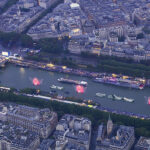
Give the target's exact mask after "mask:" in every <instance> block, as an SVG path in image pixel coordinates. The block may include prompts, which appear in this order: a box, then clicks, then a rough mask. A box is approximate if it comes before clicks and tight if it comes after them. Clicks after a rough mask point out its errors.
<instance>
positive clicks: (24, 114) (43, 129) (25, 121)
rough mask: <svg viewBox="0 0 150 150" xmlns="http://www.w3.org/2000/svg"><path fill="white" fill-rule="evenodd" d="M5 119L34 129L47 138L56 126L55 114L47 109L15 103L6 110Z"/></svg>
mask: <svg viewBox="0 0 150 150" xmlns="http://www.w3.org/2000/svg"><path fill="white" fill-rule="evenodd" d="M6 120H7V121H8V122H9V123H12V124H14V125H17V126H22V127H24V128H26V129H29V130H31V131H34V132H36V133H37V134H38V135H39V136H40V137H42V138H47V137H48V136H49V135H50V134H51V133H52V132H53V130H54V129H55V127H56V124H57V114H56V113H55V112H51V111H50V110H49V109H38V108H32V107H28V106H22V105H17V106H12V107H11V109H9V110H7V112H6Z"/></svg>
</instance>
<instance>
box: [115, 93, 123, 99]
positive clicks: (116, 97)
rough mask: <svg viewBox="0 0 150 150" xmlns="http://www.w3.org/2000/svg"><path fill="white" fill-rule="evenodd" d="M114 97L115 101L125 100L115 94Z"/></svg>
mask: <svg viewBox="0 0 150 150" xmlns="http://www.w3.org/2000/svg"><path fill="white" fill-rule="evenodd" d="M113 97H114V99H115V100H122V99H123V98H122V97H120V96H117V95H115V94H114V95H113Z"/></svg>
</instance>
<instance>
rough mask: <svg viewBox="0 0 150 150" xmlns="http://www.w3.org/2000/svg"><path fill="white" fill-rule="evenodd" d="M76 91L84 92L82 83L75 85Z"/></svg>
mask: <svg viewBox="0 0 150 150" xmlns="http://www.w3.org/2000/svg"><path fill="white" fill-rule="evenodd" d="M76 92H77V93H81V94H82V93H84V87H83V86H82V85H76Z"/></svg>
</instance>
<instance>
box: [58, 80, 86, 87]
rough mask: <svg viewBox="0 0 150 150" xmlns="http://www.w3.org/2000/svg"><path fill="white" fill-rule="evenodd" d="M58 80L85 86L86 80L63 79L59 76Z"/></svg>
mask: <svg viewBox="0 0 150 150" xmlns="http://www.w3.org/2000/svg"><path fill="white" fill-rule="evenodd" d="M58 81H59V82H62V83H68V84H76V85H83V86H87V82H86V81H78V80H72V79H65V78H59V79H58Z"/></svg>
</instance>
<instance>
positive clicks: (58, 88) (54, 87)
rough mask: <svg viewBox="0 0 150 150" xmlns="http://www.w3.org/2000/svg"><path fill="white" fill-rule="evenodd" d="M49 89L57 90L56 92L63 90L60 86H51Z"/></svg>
mask: <svg viewBox="0 0 150 150" xmlns="http://www.w3.org/2000/svg"><path fill="white" fill-rule="evenodd" d="M50 88H51V89H57V90H63V87H62V86H56V85H51V86H50Z"/></svg>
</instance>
